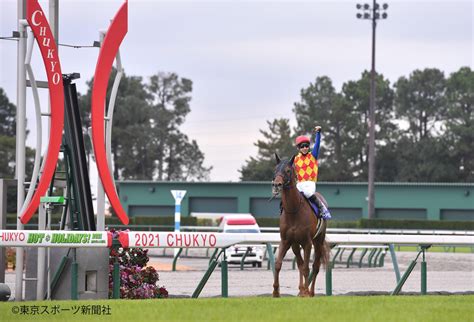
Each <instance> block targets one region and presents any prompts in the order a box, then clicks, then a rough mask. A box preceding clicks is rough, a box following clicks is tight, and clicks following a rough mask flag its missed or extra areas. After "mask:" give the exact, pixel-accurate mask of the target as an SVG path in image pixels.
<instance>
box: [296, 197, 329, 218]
mask: <svg viewBox="0 0 474 322" xmlns="http://www.w3.org/2000/svg"><path fill="white" fill-rule="evenodd" d="M300 193H301V195H302V196H303V198H304V199H305V200H306V201H307V202H308V204H309V205H310V207H311V209H312V210H313V213H314V215H315V216H316V217H317V218H318V219H324V220H327V219H331V215H330V214H329V212H328V213H327V214H328V215H326V216H325V215H324V214H322V213H321V211H320V209H319V206H318V204H316V203H315V202H314V201H312V200H310V199H308V198H306V197H305V195H304V194H303V193H302V192H300ZM315 197H316V195H315ZM316 198H317V197H316Z"/></svg>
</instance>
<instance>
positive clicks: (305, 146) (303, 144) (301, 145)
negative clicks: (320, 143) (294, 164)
mask: <svg viewBox="0 0 474 322" xmlns="http://www.w3.org/2000/svg"><path fill="white" fill-rule="evenodd" d="M298 148H299V149H304V148H309V143H302V144H300V145H299V146H298Z"/></svg>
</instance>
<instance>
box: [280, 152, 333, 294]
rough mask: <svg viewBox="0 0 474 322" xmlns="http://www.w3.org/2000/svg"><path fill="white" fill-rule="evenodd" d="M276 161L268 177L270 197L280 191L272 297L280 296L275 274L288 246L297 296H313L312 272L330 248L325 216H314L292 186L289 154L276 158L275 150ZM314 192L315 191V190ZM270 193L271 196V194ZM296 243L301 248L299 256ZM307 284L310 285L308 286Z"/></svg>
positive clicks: (324, 260)
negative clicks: (295, 267) (295, 268)
mask: <svg viewBox="0 0 474 322" xmlns="http://www.w3.org/2000/svg"><path fill="white" fill-rule="evenodd" d="M275 157H276V162H277V165H276V167H275V173H274V177H273V181H272V193H273V197H275V196H277V195H281V208H282V209H281V215H280V237H281V241H280V246H279V247H278V255H277V259H276V262H275V276H274V282H273V297H279V296H280V281H279V275H280V270H281V265H282V262H283V258H284V257H285V255H286V252H287V251H288V249H289V248H290V247H291V249H292V250H293V253H294V254H295V256H296V262H297V264H298V270H299V272H300V281H299V293H298V296H303V297H308V296H311V297H312V296H314V288H315V284H316V276H317V275H318V273H319V268H320V266H321V263H323V264H324V266H326V265H327V264H328V261H329V252H330V248H329V245H328V243H327V242H326V239H325V238H326V226H327V223H326V220H323V219H320V218H317V217H316V215H315V214H314V212H313V210H312V209H311V206H310V205H309V203H308V202H307V201H306V198H305V197H304V195H302V194H301V193H300V192H299V191H298V189H297V188H296V178H295V177H296V173H295V170H294V168H293V161H294V159H295V156H293V157H292V158H291V159H290V160H289V161H288V160H283V161H282V160H280V158H279V157H278V155H277V154H276V153H275ZM317 194H318V193H317ZM273 197H272V198H273ZM317 197H318V198H320V199H319V200H320V201H321V202H323V203H324V204H325V205H326V207H327V202H326V200H325V199H324V198H323V197H322V196H321V195H320V194H318V196H317ZM312 246H314V252H315V256H314V261H313V275H312V279H311V281H309V261H310V255H311V248H312ZM300 247H301V248H302V249H303V254H304V256H303V258H302V257H301V253H300ZM310 284H311V289H309V286H310Z"/></svg>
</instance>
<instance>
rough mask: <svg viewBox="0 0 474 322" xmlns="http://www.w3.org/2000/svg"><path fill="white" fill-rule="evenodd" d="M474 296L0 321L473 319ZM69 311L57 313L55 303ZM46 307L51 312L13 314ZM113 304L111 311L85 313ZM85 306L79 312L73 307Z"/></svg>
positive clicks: (260, 303) (195, 304) (173, 307)
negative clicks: (46, 310)
mask: <svg viewBox="0 0 474 322" xmlns="http://www.w3.org/2000/svg"><path fill="white" fill-rule="evenodd" d="M473 303H474V295H451V296H430V295H428V296H331V297H325V296H320V297H315V298H295V297H285V298H279V299H273V298H269V297H247V298H229V299H221V298H212V299H210V298H206V299H166V300H163V299H161V300H107V301H106V300H101V301H54V302H23V303H14V302H9V303H1V304H0V321H2V322H3V321H52V322H53V321H136V322H139V321H140V322H141V321H226V322H232V321H268V322H275V321H298V322H299V321H321V322H329V321H351V322H356V321H364V322H367V321H377V322H378V321H383V322H385V321H386V322H390V321H394V322H395V321H396V322H399V321H416V322H419V321H443V322H444V321H456V322H459V321H474V304H473ZM55 305H56V306H59V308H61V309H62V310H63V309H70V311H65V310H63V311H61V312H60V313H58V314H56V315H52V314H51V311H53V310H54V309H53V307H54V306H55ZM22 306H23V307H24V308H28V309H29V310H30V311H31V310H32V309H33V307H34V306H37V307H38V309H39V311H41V310H43V309H44V308H47V309H48V311H49V312H50V314H41V315H35V316H32V315H31V314H29V315H21V314H14V313H12V311H15V310H21V309H22ZM92 306H96V307H99V306H102V307H110V315H108V316H103V315H96V314H94V315H93V314H85V315H83V314H81V309H82V308H87V307H89V308H90V309H92ZM77 308H80V309H79V311H78V313H77V314H74V310H76V309H77Z"/></svg>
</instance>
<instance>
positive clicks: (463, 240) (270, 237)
mask: <svg viewBox="0 0 474 322" xmlns="http://www.w3.org/2000/svg"><path fill="white" fill-rule="evenodd" d="M326 236H327V240H328V242H329V243H330V244H336V245H347V244H349V245H359V244H361V245H367V244H372V245H374V244H375V245H380V244H397V245H450V246H473V245H474V236H458V235H454V236H451V235H422V236H418V235H388V234H378V235H375V234H374V235H367V234H327V235H326ZM119 241H120V243H121V244H122V246H123V247H145V248H167V247H178V248H225V247H229V246H231V245H234V244H242V243H250V244H258V243H272V244H274V243H279V242H280V234H279V233H261V234H252V233H247V234H229V233H200V232H186V233H184V232H183V233H174V232H169V233H167V232H136V231H135V232H131V231H130V232H120V235H119Z"/></svg>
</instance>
